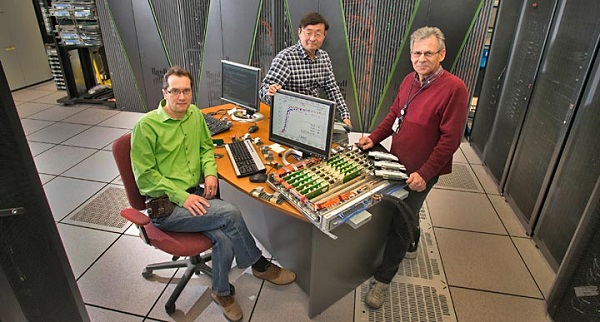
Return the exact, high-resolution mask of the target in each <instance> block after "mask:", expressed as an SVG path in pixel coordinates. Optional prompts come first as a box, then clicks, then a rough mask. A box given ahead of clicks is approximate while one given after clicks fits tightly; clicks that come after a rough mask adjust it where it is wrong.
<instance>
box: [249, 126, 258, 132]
mask: <svg viewBox="0 0 600 322" xmlns="http://www.w3.org/2000/svg"><path fill="white" fill-rule="evenodd" d="M256 131H258V126H256V125H250V127H249V128H248V133H254V132H256Z"/></svg>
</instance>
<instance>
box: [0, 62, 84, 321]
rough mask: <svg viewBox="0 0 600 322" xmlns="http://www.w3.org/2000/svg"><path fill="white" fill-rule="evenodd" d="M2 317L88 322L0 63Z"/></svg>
mask: <svg viewBox="0 0 600 322" xmlns="http://www.w3.org/2000/svg"><path fill="white" fill-rule="evenodd" d="M0 151H2V152H1V153H0V169H2V171H1V172H0V182H2V184H1V185H0V321H50V320H52V321H89V318H88V316H87V312H86V311H85V306H84V304H83V300H82V298H81V294H80V293H79V289H78V288H77V284H76V282H75V277H74V276H73V272H72V271H71V266H70V265H69V261H68V259H67V255H66V253H65V250H64V248H63V245H62V243H61V241H60V237H59V235H58V230H57V228H56V223H55V222H54V217H53V216H52V213H51V212H50V206H48V201H47V200H46V195H45V194H44V190H43V189H42V184H41V182H40V178H39V177H38V174H37V170H36V167H35V164H34V162H33V157H32V156H31V152H30V151H29V146H28V144H27V141H26V140H25V134H24V133H23V128H22V127H21V122H20V120H19V117H18V115H17V110H16V108H15V104H14V102H13V100H12V96H11V93H10V90H9V87H8V82H7V80H6V77H5V75H4V69H3V68H2V64H1V63H0Z"/></svg>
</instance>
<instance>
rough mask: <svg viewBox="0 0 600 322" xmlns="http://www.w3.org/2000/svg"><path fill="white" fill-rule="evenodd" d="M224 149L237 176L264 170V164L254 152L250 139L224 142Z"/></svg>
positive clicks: (245, 175)
mask: <svg viewBox="0 0 600 322" xmlns="http://www.w3.org/2000/svg"><path fill="white" fill-rule="evenodd" d="M225 149H226V150H227V154H228V155H229V160H230V161H231V164H232V165H233V169H234V170H235V175H236V176H237V177H238V178H240V177H247V176H249V175H252V174H255V173H258V172H264V171H265V170H266V168H265V164H264V163H263V162H262V160H261V159H260V156H259V155H258V153H256V150H255V149H254V146H253V145H252V142H250V140H243V141H233V142H231V143H229V144H226V145H225Z"/></svg>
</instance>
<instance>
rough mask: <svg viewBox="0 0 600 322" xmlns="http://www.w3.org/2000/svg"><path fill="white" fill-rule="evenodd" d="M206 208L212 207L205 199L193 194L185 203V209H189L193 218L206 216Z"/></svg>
mask: <svg viewBox="0 0 600 322" xmlns="http://www.w3.org/2000/svg"><path fill="white" fill-rule="evenodd" d="M205 207H206V208H209V207H210V204H208V201H206V199H204V197H200V196H198V195H196V194H193V193H191V194H190V195H189V196H188V198H187V199H185V201H184V202H183V208H185V209H187V210H188V211H189V212H190V213H191V214H192V215H193V216H204V214H206V209H205Z"/></svg>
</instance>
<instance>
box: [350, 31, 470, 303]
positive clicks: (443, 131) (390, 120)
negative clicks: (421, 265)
mask: <svg viewBox="0 0 600 322" xmlns="http://www.w3.org/2000/svg"><path fill="white" fill-rule="evenodd" d="M410 57H411V61H412V65H413V68H414V70H415V71H414V72H412V73H410V74H408V75H407V76H406V77H405V78H404V80H403V81H402V84H400V88H399V89H398V95H397V96H396V100H395V101H394V104H393V105H392V107H391V108H390V112H389V114H388V115H387V116H386V117H385V119H384V120H383V122H382V123H381V124H380V125H379V126H378V127H377V128H376V129H375V130H374V131H373V132H372V133H371V134H370V135H369V136H368V137H362V138H360V140H359V141H358V146H359V147H361V148H363V149H369V148H371V147H373V145H375V144H378V143H379V142H381V141H383V140H384V139H385V138H387V137H388V136H390V135H391V136H392V146H391V151H390V152H391V153H393V154H394V155H395V156H397V157H398V159H399V161H400V163H402V164H404V165H405V166H406V170H407V173H408V174H409V177H408V179H407V180H406V183H407V185H408V191H409V194H408V197H407V198H406V199H405V200H404V202H406V204H407V205H408V206H409V207H410V209H411V211H412V212H413V216H414V218H415V220H414V222H415V223H416V226H414V227H412V228H411V227H408V229H413V234H412V235H413V240H409V239H410V237H409V236H407V234H406V232H407V231H408V230H407V227H406V225H407V223H406V221H405V220H403V219H402V216H401V215H400V214H395V215H394V216H393V219H392V225H391V228H390V231H389V233H388V239H387V242H386V246H385V250H384V253H383V261H382V263H381V265H380V266H379V267H378V268H377V271H376V272H375V274H374V281H373V282H372V283H371V285H370V288H369V292H368V293H367V296H366V299H365V302H366V303H367V305H369V306H370V307H372V308H375V309H377V308H379V307H381V305H382V304H383V302H384V301H385V298H386V296H387V294H388V293H389V290H388V285H389V283H390V282H391V281H392V278H393V277H394V275H396V272H397V271H398V267H399V265H400V262H401V261H402V259H403V258H404V257H405V256H406V258H415V257H416V251H417V246H418V243H419V238H420V229H419V224H418V223H419V211H420V209H421V207H422V205H423V202H424V201H425V198H426V197H427V194H428V193H429V191H430V190H431V188H432V187H433V185H434V184H435V183H436V182H437V181H438V178H439V176H440V175H442V174H447V173H450V172H451V171H452V155H453V154H454V152H455V151H456V150H457V149H458V147H459V145H460V141H461V139H462V135H463V133H464V129H465V122H466V118H467V112H468V111H467V109H468V95H469V94H468V92H467V88H466V87H465V84H464V83H463V81H461V80H460V79H459V78H458V77H456V76H454V75H452V74H450V73H449V72H447V71H445V70H444V69H443V68H442V66H441V65H440V63H441V62H442V61H443V60H444V58H445V57H446V46H445V43H444V34H443V33H442V31H441V30H440V29H439V28H436V27H423V28H420V29H418V30H416V31H415V32H414V33H413V34H412V35H411V37H410Z"/></svg>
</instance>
